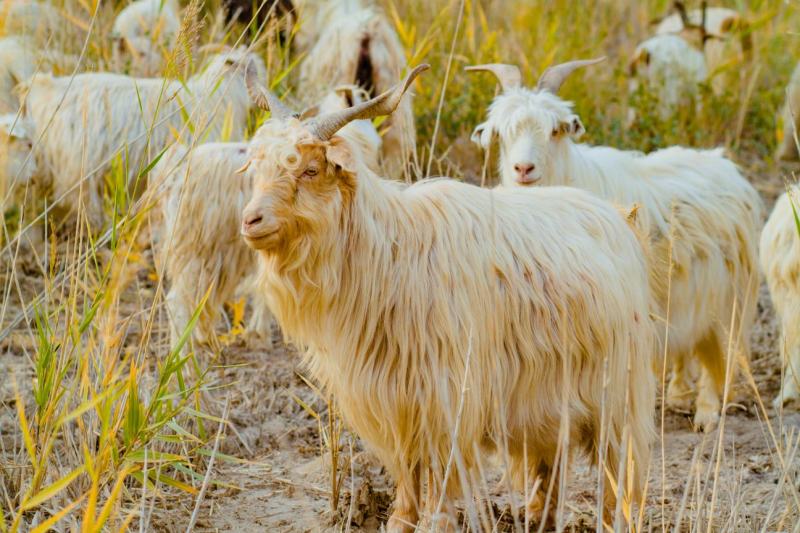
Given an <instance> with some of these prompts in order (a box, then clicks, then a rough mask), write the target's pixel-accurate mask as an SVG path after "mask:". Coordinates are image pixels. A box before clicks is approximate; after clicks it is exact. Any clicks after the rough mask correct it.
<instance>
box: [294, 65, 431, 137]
mask: <svg viewBox="0 0 800 533" xmlns="http://www.w3.org/2000/svg"><path fill="white" fill-rule="evenodd" d="M429 68H431V66H430V65H428V64H423V65H419V66H418V67H416V68H414V69H413V70H412V71H411V72H409V73H408V75H407V76H406V78H405V79H404V80H403V81H402V82H400V83H398V84H397V85H395V86H394V87H392V88H391V89H389V90H388V91H386V92H385V93H383V94H380V95H378V96H376V97H375V98H372V99H371V100H367V101H366V102H363V103H360V104H357V105H354V106H352V107H348V108H347V109H343V110H341V111H335V112H333V113H326V114H324V115H321V116H318V117H315V118H313V119H311V120H309V121H308V122H307V123H306V124H307V125H308V128H309V129H310V130H311V131H312V133H313V134H314V135H315V136H316V137H317V138H318V139H319V140H321V141H327V140H328V139H330V138H331V137H333V136H334V135H335V134H336V132H337V131H339V130H340V129H342V128H343V127H345V126H346V125H347V124H348V123H350V122H352V121H354V120H360V119H370V118H374V117H379V116H382V115H390V114H391V113H392V112H393V111H394V110H395V108H396V107H397V106H398V104H399V103H400V99H401V98H402V97H403V94H405V92H406V91H407V90H408V87H409V85H411V82H413V81H414V78H416V77H417V76H418V75H419V74H420V73H421V72H424V71H426V70H428V69H429Z"/></svg>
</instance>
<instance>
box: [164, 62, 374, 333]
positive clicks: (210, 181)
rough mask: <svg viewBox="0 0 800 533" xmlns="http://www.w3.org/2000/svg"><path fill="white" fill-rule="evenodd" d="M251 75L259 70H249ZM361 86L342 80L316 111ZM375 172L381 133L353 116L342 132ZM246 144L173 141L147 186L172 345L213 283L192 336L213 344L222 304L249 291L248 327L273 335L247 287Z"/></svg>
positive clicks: (341, 104) (332, 107) (252, 260)
mask: <svg viewBox="0 0 800 533" xmlns="http://www.w3.org/2000/svg"><path fill="white" fill-rule="evenodd" d="M251 75H253V76H257V74H256V73H255V72H253V71H252V69H251ZM360 92H361V90H360V89H357V88H353V87H347V88H343V89H340V90H337V91H334V92H331V93H330V94H329V95H327V96H326V97H325V98H324V99H323V101H322V102H321V103H320V105H319V108H318V109H317V111H318V112H321V113H330V112H333V111H336V110H340V109H344V108H346V107H348V103H356V104H358V103H360V102H361V101H362V100H361V97H360ZM339 135H340V136H341V137H343V138H345V139H347V140H348V142H349V143H350V145H351V146H352V147H354V148H356V150H357V151H358V152H359V155H360V156H361V157H362V158H363V160H364V161H365V162H368V163H367V166H368V168H370V169H372V170H373V171H375V172H377V171H378V154H379V152H380V146H381V145H380V143H381V138H380V136H379V135H378V132H377V131H376V130H375V127H374V126H373V125H372V122H370V121H368V120H357V121H354V122H351V123H350V124H348V125H347V126H345V127H344V128H342V130H341V131H340V132H339ZM246 153H247V143H208V144H202V145H199V146H197V147H195V148H193V149H191V150H190V149H189V148H187V147H185V146H183V145H175V146H173V147H171V148H170V149H169V150H168V151H167V153H166V154H165V155H164V157H162V158H161V160H160V161H159V162H158V164H156V166H155V167H154V168H153V172H152V173H151V180H150V181H151V190H152V191H154V192H155V193H156V196H157V199H158V201H159V203H160V210H161V215H162V217H163V223H162V224H160V226H161V229H160V232H159V233H160V234H159V236H158V239H157V241H158V243H159V247H160V259H159V263H160V264H161V265H162V270H163V272H164V274H165V275H166V278H167V280H168V282H169V287H170V288H169V292H168V294H167V305H168V308H169V313H170V325H171V332H172V335H173V337H172V340H173V345H175V344H176V343H177V340H178V338H179V336H180V335H181V334H182V333H183V331H184V329H185V328H186V326H187V325H188V323H189V320H190V318H191V316H192V313H193V312H194V310H195V309H196V308H197V306H198V305H199V304H200V302H201V300H202V297H203V295H204V294H205V291H206V290H207V289H208V288H209V287H211V288H210V292H209V296H208V300H207V301H206V304H205V307H204V309H203V313H202V314H201V315H200V319H199V321H198V325H197V327H196V328H195V330H194V338H195V339H196V340H197V341H198V342H201V343H206V344H214V343H215V338H216V337H215V335H214V328H215V326H216V323H217V317H218V311H219V309H220V308H221V307H222V304H223V303H224V302H226V301H228V300H230V299H231V298H232V297H233V296H234V294H235V293H236V292H240V293H242V294H245V295H250V296H254V298H252V302H251V304H252V305H251V307H252V312H253V314H252V316H251V319H250V320H249V321H248V327H247V330H248V334H249V335H250V336H253V337H255V338H256V339H257V340H261V341H267V342H270V341H271V337H270V329H269V327H270V322H271V315H270V313H269V310H268V309H267V308H266V305H265V304H264V303H263V300H262V299H261V298H259V292H258V291H253V290H251V286H252V282H251V280H252V279H253V278H254V276H253V272H254V271H255V270H256V267H257V266H258V265H257V257H256V254H255V253H254V252H253V251H252V250H251V249H250V248H248V247H247V245H246V244H245V243H244V241H243V240H242V239H240V238H239V229H238V226H239V219H240V217H241V213H242V210H243V209H244V207H245V204H246V203H247V201H248V200H249V198H250V196H251V193H252V189H253V186H252V178H251V175H250V174H248V173H243V172H237V170H238V169H240V168H241V167H242V166H243V165H244V164H245V163H246V161H247V155H246Z"/></svg>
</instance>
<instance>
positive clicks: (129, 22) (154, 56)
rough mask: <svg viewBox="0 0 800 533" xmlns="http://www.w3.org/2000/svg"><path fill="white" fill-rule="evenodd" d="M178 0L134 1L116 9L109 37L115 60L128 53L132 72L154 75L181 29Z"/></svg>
mask: <svg viewBox="0 0 800 533" xmlns="http://www.w3.org/2000/svg"><path fill="white" fill-rule="evenodd" d="M180 24H181V21H180V11H179V6H178V2H177V0H136V1H134V2H131V3H130V4H128V5H127V6H125V8H124V9H123V10H122V11H120V12H119V15H117V18H116V19H115V20H114V26H113V28H112V31H111V36H112V38H113V39H114V41H115V46H114V53H115V62H116V63H117V64H118V65H119V64H120V63H121V61H122V57H126V56H129V57H130V58H131V60H132V64H133V67H134V70H135V72H137V73H138V74H141V75H146V76H152V75H155V74H156V73H157V72H158V71H159V70H160V69H161V65H162V63H163V58H164V56H165V54H166V53H168V51H169V50H172V48H173V47H174V46H175V41H176V39H177V37H178V31H179V30H180Z"/></svg>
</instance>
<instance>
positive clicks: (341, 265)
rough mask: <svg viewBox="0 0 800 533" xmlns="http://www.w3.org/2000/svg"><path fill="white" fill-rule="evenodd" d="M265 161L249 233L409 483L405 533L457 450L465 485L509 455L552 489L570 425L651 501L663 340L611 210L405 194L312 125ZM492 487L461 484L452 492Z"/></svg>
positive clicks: (281, 315) (273, 300)
mask: <svg viewBox="0 0 800 533" xmlns="http://www.w3.org/2000/svg"><path fill="white" fill-rule="evenodd" d="M250 157H251V166H250V171H251V172H252V173H253V175H254V179H255V185H254V196H253V199H252V200H251V201H250V204H249V205H248V207H247V208H246V209H245V215H244V217H245V220H248V219H249V220H254V218H249V217H254V216H256V215H257V216H260V217H261V218H260V219H259V220H260V222H258V226H257V228H258V229H257V230H255V229H253V227H250V229H246V230H243V231H246V233H245V234H246V235H250V237H248V242H249V243H250V245H251V246H252V247H254V248H256V249H259V251H260V253H261V263H262V275H261V290H262V291H263V293H264V295H265V298H266V299H267V301H268V303H269V306H270V309H271V310H272V311H273V313H274V314H275V316H276V318H277V320H278V323H279V324H280V326H281V328H282V329H283V331H284V334H285V335H286V336H287V338H288V339H290V340H291V341H293V342H294V343H296V344H297V345H298V346H300V347H302V348H305V350H306V351H305V358H304V360H305V363H306V364H307V366H308V368H309V370H310V372H311V374H312V375H313V376H314V378H315V379H316V380H318V382H319V383H321V384H322V385H323V387H324V389H325V390H326V391H328V392H330V393H332V394H333V397H334V398H336V401H337V405H338V407H339V409H340V410H341V413H342V415H343V416H344V418H345V420H346V421H347V422H348V424H349V425H350V426H351V427H352V428H353V429H354V430H355V432H356V433H357V434H358V435H359V436H360V437H361V438H362V439H363V440H364V441H365V442H366V443H367V444H368V446H369V447H370V449H371V450H372V451H374V452H375V453H376V454H377V456H378V457H379V458H380V460H381V461H382V462H383V464H384V465H385V466H386V468H387V469H388V470H389V472H390V473H391V474H392V475H393V476H394V478H395V480H396V482H397V484H398V486H397V498H396V500H395V512H394V515H393V517H392V519H391V520H390V524H389V525H390V528H391V527H398V528H399V527H400V526H401V524H402V521H408V522H411V523H412V524H413V523H415V522H416V520H417V516H418V514H417V511H418V508H419V507H418V503H419V500H418V497H417V495H418V494H419V484H420V476H424V475H425V473H426V472H429V473H430V475H431V477H429V483H433V485H429V497H430V498H431V501H432V502H433V503H434V505H435V502H436V498H437V496H436V494H437V491H438V492H439V493H441V487H442V484H443V473H444V467H445V465H446V464H447V462H448V457H449V455H450V451H451V447H452V446H453V445H455V446H456V448H457V450H458V453H459V454H460V455H459V460H460V461H462V463H460V465H462V466H463V472H464V473H465V476H475V475H476V471H475V467H476V464H477V461H478V457H479V455H480V452H481V450H483V451H491V450H507V451H508V453H509V457H510V461H511V463H510V465H509V473H510V474H511V475H512V477H514V478H516V480H517V481H521V480H522V478H523V477H524V473H523V472H524V471H525V469H526V468H527V469H528V472H529V473H530V474H531V477H530V478H529V479H533V478H534V477H535V476H537V475H540V476H544V478H545V485H544V486H545V487H547V480H548V477H549V476H550V475H551V474H553V475H555V470H556V467H555V455H556V447H557V445H558V440H559V437H558V435H559V428H563V430H564V435H566V436H568V437H569V439H570V440H569V443H568V448H569V449H571V450H584V451H586V452H587V454H588V455H589V457H590V458H592V459H594V460H595V461H596V460H597V459H598V457H599V455H600V454H605V457H606V458H607V460H606V461H605V465H606V466H607V467H608V468H609V472H610V473H611V475H612V476H617V474H618V470H617V465H618V459H619V457H620V456H619V453H620V450H621V449H622V446H623V445H625V446H627V447H628V449H629V450H630V451H631V452H632V457H633V464H634V465H635V467H634V468H635V472H633V473H632V477H631V479H632V480H633V481H634V487H635V488H634V489H633V494H632V495H628V496H630V497H632V498H634V499H635V498H637V497H638V496H640V495H641V494H640V492H639V490H640V489H641V487H642V483H643V482H644V478H643V474H644V473H645V472H646V471H647V466H646V465H647V464H648V460H649V459H648V457H649V443H650V441H651V438H652V436H653V406H654V398H655V390H654V379H653V376H652V373H651V369H650V366H651V362H652V357H653V349H654V330H653V326H652V324H651V322H650V319H649V314H648V311H649V309H648V305H649V300H650V297H649V293H648V288H647V270H646V262H645V258H644V256H643V251H642V248H641V246H640V244H639V242H638V241H637V238H636V236H635V235H634V232H633V231H631V229H630V228H629V227H628V226H627V224H626V222H625V220H624V219H623V218H622V217H621V216H620V215H619V213H618V212H617V211H616V210H615V209H614V208H613V207H612V206H611V205H610V204H608V203H606V202H605V201H602V200H600V199H598V198H597V197H595V196H593V195H590V194H588V193H585V192H583V191H579V190H576V189H569V188H548V189H536V190H525V191H520V190H518V189H514V190H511V189H502V188H500V189H497V190H487V189H482V188H478V187H474V186H471V185H467V184H463V183H460V182H456V181H453V180H447V179H438V180H427V181H423V182H420V183H417V184H416V185H413V186H405V185H403V184H401V183H397V182H395V181H390V180H385V179H381V178H379V177H378V176H377V175H375V174H373V173H372V172H370V171H369V170H368V169H367V168H366V166H364V164H363V163H362V162H361V161H360V158H359V157H358V156H357V154H355V153H353V152H352V150H351V149H350V148H349V145H348V143H346V142H344V141H342V140H341V139H340V138H338V137H334V138H333V139H332V140H331V141H327V142H320V141H316V140H314V138H313V137H312V136H311V134H310V133H309V132H308V131H307V130H306V129H305V127H304V126H303V125H302V124H301V123H300V122H298V121H297V120H295V119H288V120H286V121H272V120H271V121H268V122H267V123H265V124H264V126H262V128H261V129H260V130H259V131H258V133H257V134H256V136H255V137H254V139H253V140H252V141H251V145H250ZM311 168H315V169H318V172H314V174H313V175H311V174H309V172H311V170H309V169H311ZM248 231H249V232H250V233H247V232H248ZM253 231H258V234H254V233H252V232H253ZM605 365H607V366H606V369H605V370H604V366H605ZM604 374H605V377H604ZM465 376H466V382H465V381H464V379H465ZM604 390H608V391H613V393H612V394H606V393H604ZM462 402H463V403H462ZM604 404H605V407H603V405H604ZM459 411H461V417H460V425H459V426H458V427H457V428H455V419H456V415H457V413H458V412H459ZM603 411H604V412H603ZM601 427H604V428H606V429H605V430H604V433H603V435H606V436H607V438H608V441H607V445H606V442H604V439H603V438H602V436H601ZM454 429H457V431H455V442H453V439H452V435H453V433H454ZM606 430H607V433H605V431H606ZM624 442H625V443H626V444H623V443H624ZM526 445H527V449H525V448H526ZM526 454H527V463H526V462H525V455H526ZM474 480H475V478H474V477H467V478H466V479H464V478H460V477H459V475H458V474H456V473H455V471H454V473H453V475H452V476H451V477H450V480H449V483H448V485H447V486H446V490H447V493H448V494H449V495H450V496H451V497H455V496H457V495H459V494H460V492H459V486H461V487H464V485H465V484H469V483H471V482H473V481H474ZM556 485H557V483H556ZM437 487H438V488H437ZM473 488H474V486H473ZM610 492H611V491H610V489H609V488H607V489H606V492H605V495H606V497H608V498H609V500H607V502H606V503H607V504H609V505H611V508H612V509H613V502H614V499H613V497H612V496H610V494H609V493H610Z"/></svg>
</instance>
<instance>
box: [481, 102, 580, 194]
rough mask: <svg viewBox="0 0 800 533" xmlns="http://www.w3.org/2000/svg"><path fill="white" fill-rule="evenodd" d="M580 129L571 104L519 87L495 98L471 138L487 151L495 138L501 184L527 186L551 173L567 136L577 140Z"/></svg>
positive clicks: (578, 120)
mask: <svg viewBox="0 0 800 533" xmlns="http://www.w3.org/2000/svg"><path fill="white" fill-rule="evenodd" d="M583 132H584V129H583V124H581V121H580V119H579V118H578V116H577V115H575V114H574V113H572V104H571V103H569V102H565V101H564V100H561V99H560V98H559V97H558V96H556V95H554V94H552V93H550V92H549V91H547V90H535V91H534V90H529V89H523V88H519V89H512V90H509V91H507V92H505V93H503V94H501V95H499V96H498V97H497V98H496V99H495V101H494V102H493V103H492V105H491V107H490V108H489V118H488V120H487V121H486V122H484V123H483V124H480V125H479V126H478V127H477V128H475V131H474V132H473V134H472V140H473V142H475V143H477V144H479V145H481V146H482V147H483V149H484V150H486V149H488V148H489V146H490V145H491V143H492V139H493V138H495V137H497V138H498V140H499V144H500V173H501V175H502V180H503V184H504V185H509V186H510V185H523V186H528V185H535V184H537V183H539V182H541V181H542V179H543V178H544V177H545V176H547V175H549V174H550V172H551V171H552V166H553V164H554V161H555V160H556V159H557V157H558V152H559V149H560V148H561V147H562V146H563V143H564V141H565V140H566V139H567V138H572V139H577V138H578V137H580V136H581V134H583Z"/></svg>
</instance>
